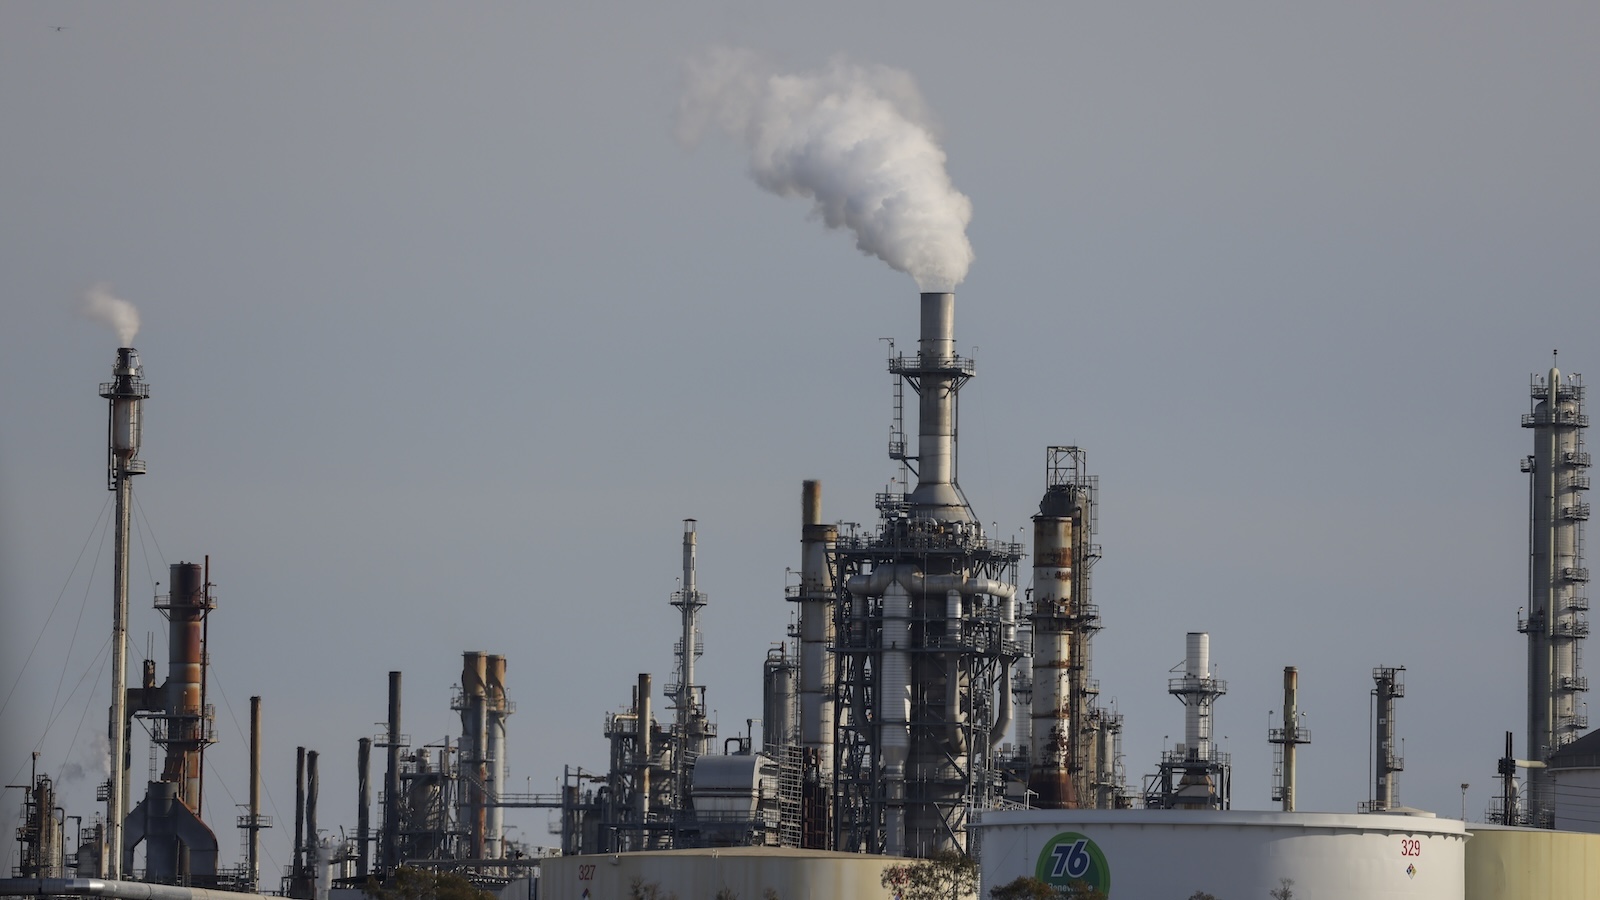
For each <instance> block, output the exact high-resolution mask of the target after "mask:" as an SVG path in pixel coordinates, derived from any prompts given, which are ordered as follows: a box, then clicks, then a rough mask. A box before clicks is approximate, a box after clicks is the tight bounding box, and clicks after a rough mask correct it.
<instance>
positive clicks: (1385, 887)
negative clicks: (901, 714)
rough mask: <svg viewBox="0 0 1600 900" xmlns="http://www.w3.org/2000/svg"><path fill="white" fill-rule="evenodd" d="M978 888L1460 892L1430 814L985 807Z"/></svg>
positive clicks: (1459, 855) (1450, 829) (1458, 848)
mask: <svg viewBox="0 0 1600 900" xmlns="http://www.w3.org/2000/svg"><path fill="white" fill-rule="evenodd" d="M976 827H977V829H978V838H979V842H980V843H979V850H978V852H979V863H980V866H981V881H980V885H979V890H978V896H980V897H987V896H989V891H990V890H991V889H992V888H995V887H997V886H999V885H1003V884H1009V883H1010V882H1012V881H1014V880H1016V879H1017V878H1019V877H1022V876H1027V877H1030V878H1037V879H1039V880H1041V881H1045V882H1047V883H1050V884H1055V885H1060V886H1065V885H1068V884H1071V883H1073V882H1076V881H1083V882H1085V883H1086V884H1088V885H1089V886H1091V887H1095V888H1098V889H1100V890H1102V891H1104V892H1105V894H1106V896H1107V897H1108V898H1117V900H1141V898H1146V897H1188V896H1190V895H1192V894H1194V893H1196V892H1200V891H1203V892H1205V893H1208V894H1212V895H1214V896H1216V897H1219V898H1224V900H1238V898H1263V900H1265V898H1267V897H1269V896H1272V894H1271V892H1272V891H1276V890H1281V889H1282V888H1283V887H1284V884H1285V880H1288V881H1290V882H1292V885H1290V890H1291V892H1292V894H1291V896H1293V898H1294V900H1348V898H1353V897H1360V898H1363V900H1382V898H1399V897H1405V898H1418V900H1422V898H1426V900H1463V897H1464V896H1465V882H1464V878H1465V861H1464V860H1465V845H1466V842H1467V834H1466V827H1465V825H1464V824H1463V823H1462V822H1459V821H1456V820H1454V819H1440V818H1437V817H1435V816H1434V815H1433V814H1431V813H1423V812H1420V811H1415V810H1397V811H1394V812H1389V813H1369V814H1356V813H1298V812H1254V811H1244V810H1144V809H1134V810H1065V809H1063V810H1006V811H992V810H991V811H985V812H984V813H983V815H982V816H981V818H980V820H979V822H978V823H977V826H976Z"/></svg>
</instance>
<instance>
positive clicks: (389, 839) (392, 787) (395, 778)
mask: <svg viewBox="0 0 1600 900" xmlns="http://www.w3.org/2000/svg"><path fill="white" fill-rule="evenodd" d="M401 743H402V740H401V736H400V673H399V672H390V673H389V733H388V734H387V735H385V746H386V749H387V750H388V751H389V759H388V766H389V767H388V769H387V770H386V771H385V772H384V776H383V843H382V845H381V849H382V854H381V860H382V866H383V872H382V874H383V875H384V877H388V875H389V873H391V872H393V871H394V870H395V869H396V868H397V867H398V866H399V865H400V746H401Z"/></svg>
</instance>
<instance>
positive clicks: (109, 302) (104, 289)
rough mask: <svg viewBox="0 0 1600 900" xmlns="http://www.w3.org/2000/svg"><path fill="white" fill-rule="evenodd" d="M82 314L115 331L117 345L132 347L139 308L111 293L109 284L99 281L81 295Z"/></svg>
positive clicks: (137, 331)
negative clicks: (99, 282)
mask: <svg viewBox="0 0 1600 900" xmlns="http://www.w3.org/2000/svg"><path fill="white" fill-rule="evenodd" d="M83 314H84V315H85V316H88V317H89V318H91V319H93V320H94V321H96V322H99V323H101V324H102V325H110V326H111V328H112V330H113V331H115V332H116V333H117V340H118V341H120V342H121V343H119V344H118V345H117V346H119V347H132V346H133V336H134V335H136V334H138V333H139V310H138V309H137V308H136V307H134V305H133V304H132V303H129V302H128V301H126V300H124V299H122V298H121V297H118V296H117V295H115V294H113V293H111V285H109V284H105V283H101V284H97V285H95V286H94V287H92V288H90V289H89V290H88V291H87V292H85V293H84V295H83Z"/></svg>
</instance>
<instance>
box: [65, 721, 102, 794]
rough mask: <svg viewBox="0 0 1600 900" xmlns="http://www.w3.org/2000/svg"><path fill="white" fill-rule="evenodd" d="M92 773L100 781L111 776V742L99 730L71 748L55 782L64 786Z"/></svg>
mask: <svg viewBox="0 0 1600 900" xmlns="http://www.w3.org/2000/svg"><path fill="white" fill-rule="evenodd" d="M92 775H98V776H99V779H100V780H101V781H104V780H105V779H107V778H110V777H111V742H110V741H109V740H107V739H106V736H105V735H104V734H103V733H101V732H99V731H95V732H93V733H92V735H91V736H90V738H89V740H88V741H87V742H86V743H84V744H80V745H79V746H78V747H77V748H75V749H74V750H73V752H72V753H71V755H70V756H69V757H68V759H67V762H66V764H64V765H63V766H62V767H61V772H60V774H59V775H57V776H56V784H58V785H61V786H62V787H66V786H67V785H70V784H73V783H75V782H78V781H82V780H83V779H85V778H88V777H90V776H92Z"/></svg>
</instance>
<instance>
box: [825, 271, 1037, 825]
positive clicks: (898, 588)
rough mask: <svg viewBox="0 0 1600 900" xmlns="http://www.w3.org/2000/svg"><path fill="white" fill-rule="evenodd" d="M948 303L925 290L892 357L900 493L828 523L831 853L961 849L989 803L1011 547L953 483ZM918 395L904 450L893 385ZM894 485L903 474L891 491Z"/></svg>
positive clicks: (1015, 548)
mask: <svg viewBox="0 0 1600 900" xmlns="http://www.w3.org/2000/svg"><path fill="white" fill-rule="evenodd" d="M954 303H955V301H954V297H953V295H951V294H947V293H924V294H923V295H922V298H921V317H922V318H921V334H920V337H919V341H918V352H917V353H916V354H915V355H914V356H912V355H894V354H893V349H892V344H891V356H890V357H889V361H888V367H889V372H890V374H891V375H893V376H894V377H895V423H894V426H893V428H892V430H891V439H890V446H889V456H890V458H891V459H894V460H897V461H899V462H900V463H901V465H902V473H904V472H907V471H909V472H914V473H915V474H916V476H917V485H916V488H915V489H914V490H911V491H910V492H909V493H901V492H900V491H887V492H884V493H881V494H879V495H878V496H877V498H876V505H877V509H878V514H879V524H878V528H877V530H876V531H875V532H872V533H867V532H865V531H864V530H863V529H861V528H860V526H857V525H846V526H841V529H840V532H839V534H838V535H837V538H836V540H835V542H834V543H833V545H832V546H831V547H828V548H827V563H828V571H829V573H830V574H831V581H832V587H833V599H834V603H833V625H834V643H833V647H832V650H833V663H834V669H833V684H834V697H833V699H834V704H833V747H832V750H833V759H832V768H833V815H832V822H831V825H832V842H831V843H832V845H833V847H834V848H835V849H838V850H846V851H856V852H867V853H886V854H889V855H895V856H898V855H907V856H926V855H928V854H930V853H933V852H935V851H940V850H957V851H962V852H965V851H966V850H967V849H968V843H967V827H966V826H967V814H968V810H969V809H972V808H983V807H986V806H990V805H993V804H994V803H995V802H996V801H997V800H998V799H999V798H1000V797H1001V796H1002V795H1003V785H1002V783H1001V777H1000V773H999V768H998V766H997V762H998V753H997V750H998V748H999V743H1000V740H1001V738H1003V737H1004V734H1005V731H1006V730H1007V728H1008V727H1009V726H1010V721H1011V717H1012V711H1013V705H1012V697H1011V684H1010V682H1011V667H1012V665H1013V664H1014V663H1015V662H1016V661H1017V660H1018V659H1019V658H1021V656H1022V655H1023V647H1022V644H1021V643H1020V642H1019V641H1018V640H1017V634H1016V631H1017V625H1016V568H1017V562H1018V561H1019V560H1020V559H1021V558H1022V551H1021V545H1019V544H1017V543H1015V542H1008V541H994V540H990V539H988V538H987V537H985V535H984V533H983V528H982V526H981V525H980V524H979V523H978V522H977V518H976V516H974V515H973V513H972V509H971V507H970V505H969V504H968V503H967V500H966V497H965V496H964V495H963V494H962V492H961V488H960V485H959V483H958V482H957V480H956V477H955V471H956V434H957V430H958V421H959V415H958V414H959V404H958V401H957V398H958V395H959V392H960V390H961V387H962V386H963V385H964V384H966V382H967V381H968V380H969V379H970V378H971V377H972V376H973V374H974V372H975V367H974V364H973V362H972V360H971V359H968V358H965V357H962V356H960V355H958V354H957V353H956V352H955V342H954V316H955V313H954V309H955V307H954ZM906 386H909V387H910V388H911V389H912V390H913V391H915V392H916V394H917V396H918V433H917V452H916V455H915V456H912V455H911V454H910V453H908V452H907V443H906V440H905V434H904V429H903V426H902V422H901V412H902V408H903V396H904V388H905V387H906ZM906 480H908V479H906V478H904V477H902V479H901V481H902V482H904V481H906Z"/></svg>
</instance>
